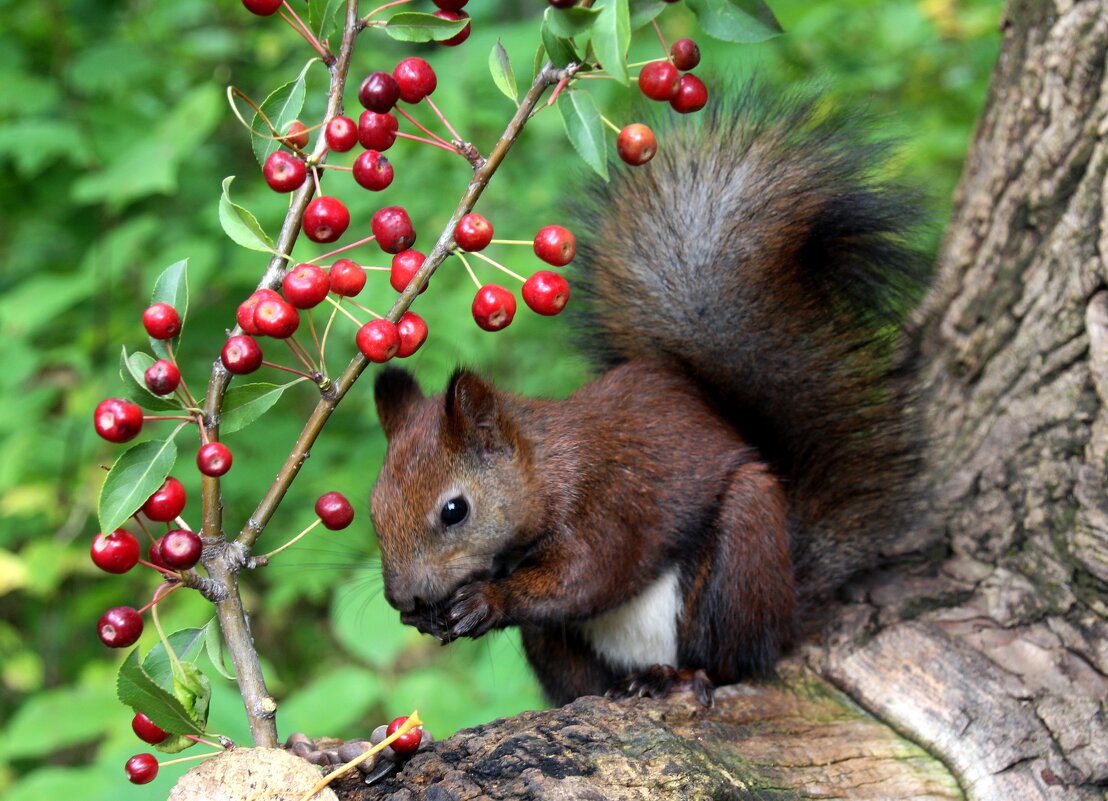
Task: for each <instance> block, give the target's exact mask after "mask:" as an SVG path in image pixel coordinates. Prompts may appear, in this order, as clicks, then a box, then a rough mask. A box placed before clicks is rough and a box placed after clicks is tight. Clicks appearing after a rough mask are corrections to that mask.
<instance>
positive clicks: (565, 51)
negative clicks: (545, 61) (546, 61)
mask: <svg viewBox="0 0 1108 801" xmlns="http://www.w3.org/2000/svg"><path fill="white" fill-rule="evenodd" d="M553 11H554V9H553V8H548V9H546V15H545V16H544V17H543V23H542V28H541V29H540V31H539V35H540V36H541V37H542V46H543V47H544V48H546V54H547V55H548V56H549V57H550V61H551V62H552V63H553V64H554V66H555V67H564V66H566V65H567V64H572V63H574V62H578V61H580V60H581V56H580V55H578V53H577V49H576V48H575V47H574V45H573V42H572V41H570V40H569V39H566V38H564V37H562V36H558V35H557V34H556V33H554V32H553V31H552V30H550V26H549V25H547V19H548V18H549V17H550V14H551V13H552V12H553Z"/></svg>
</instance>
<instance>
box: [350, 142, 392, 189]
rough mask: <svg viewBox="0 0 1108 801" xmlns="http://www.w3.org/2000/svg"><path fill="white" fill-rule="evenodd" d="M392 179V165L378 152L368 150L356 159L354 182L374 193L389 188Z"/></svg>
mask: <svg viewBox="0 0 1108 801" xmlns="http://www.w3.org/2000/svg"><path fill="white" fill-rule="evenodd" d="M392 177H393V169H392V164H390V163H389V160H388V159H387V158H385V157H384V156H382V155H381V154H380V153H379V152H377V151H376V150H367V151H366V152H365V153H362V154H361V155H360V156H358V158H356V159H354V180H355V181H357V182H358V184H359V185H361V186H364V187H365V188H366V189H368V190H370V191H372V192H380V191H381V190H382V189H384V188H385V187H387V186H388V185H389V184H391V183H392Z"/></svg>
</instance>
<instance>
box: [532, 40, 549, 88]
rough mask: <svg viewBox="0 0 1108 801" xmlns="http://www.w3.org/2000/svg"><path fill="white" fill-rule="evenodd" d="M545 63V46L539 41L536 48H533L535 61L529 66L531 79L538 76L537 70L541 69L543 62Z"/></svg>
mask: <svg viewBox="0 0 1108 801" xmlns="http://www.w3.org/2000/svg"><path fill="white" fill-rule="evenodd" d="M545 63H546V48H545V47H544V46H543V44H542V43H541V42H540V43H539V46H538V49H537V50H535V63H534V64H533V65H532V66H531V80H534V79H535V78H537V77H539V70H541V69H542V67H543V64H545Z"/></svg>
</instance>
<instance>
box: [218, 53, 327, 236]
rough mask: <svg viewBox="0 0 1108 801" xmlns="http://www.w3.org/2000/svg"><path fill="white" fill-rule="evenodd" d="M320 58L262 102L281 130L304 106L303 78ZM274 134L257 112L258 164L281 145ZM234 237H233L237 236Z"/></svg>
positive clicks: (253, 136)
mask: <svg viewBox="0 0 1108 801" xmlns="http://www.w3.org/2000/svg"><path fill="white" fill-rule="evenodd" d="M318 60H319V59H316V58H313V59H310V60H309V61H308V63H307V64H305V65H304V68H303V69H302V70H300V74H299V75H297V76H296V80H293V81H289V82H288V83H286V84H282V85H281V86H278V87H277V88H276V89H274V90H273V91H272V92H270V93H269V97H267V98H266V99H265V100H263V101H262V105H261V110H262V113H263V114H265V116H266V119H268V120H269V121H270V123H272V125H273V127H274V128H276V129H277V132H278V133H284V132H285V129H286V128H288V126H289V123H291V122H292V121H293V120H295V119H296V118H297V117H299V116H300V112H301V110H302V109H303V108H304V94H305V89H304V81H305V79H306V78H307V75H308V68H309V67H311V66H312V64H315V63H316V62H317V61H318ZM273 135H274V134H273V131H271V130H270V129H269V126H268V125H266V124H265V120H263V119H262V115H261V114H258V113H257V112H255V113H254V119H253V120H251V121H250V144H251V146H252V147H253V148H254V158H256V159H257V160H258V164H261V165H263V166H264V165H265V160H266V159H267V158H269V154H270V153H272V152H273V151H274V150H277V148H279V147H280V146H281V143H280V142H278V141H277V140H276V139H273V138H272V137H273ZM231 238H232V239H234V237H231ZM236 241H237V240H236Z"/></svg>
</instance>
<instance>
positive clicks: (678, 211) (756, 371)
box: [574, 82, 928, 602]
mask: <svg viewBox="0 0 1108 801" xmlns="http://www.w3.org/2000/svg"><path fill="white" fill-rule="evenodd" d="M770 92H771V90H770V89H769V88H768V87H766V86H764V85H759V84H757V83H754V82H751V83H748V84H747V85H746V86H745V87H744V88H743V90H742V92H741V95H740V96H739V98H738V99H735V100H728V99H724V100H722V101H718V102H715V103H713V104H711V105H710V106H709V107H708V108H707V109H706V110H705V113H704V114H702V115H695V116H686V117H683V118H680V119H678V120H676V121H673V122H672V124H671V125H669V127H668V130H666V131H665V132H664V134H663V136H662V137H659V138H660V140H661V146H660V148H659V150H658V153H657V155H656V156H655V158H654V159H653V161H652V162H651V163H650V164H649V165H648V166H647V167H644V168H622V169H619V170H617V171H616V172H615V175H614V176H613V178H612V180H611V181H610V182H609V183H600V182H595V183H594V184H593V185H592V186H591V189H590V191H589V193H588V194H587V202H586V203H585V204H584V206H583V207H581V208H579V209H578V213H577V217H578V219H579V223H578V225H577V227H576V229H577V230H579V231H580V232H581V235H580V236H579V250H578V254H579V255H578V258H577V261H576V262H575V265H576V272H577V275H576V280H575V282H574V288H575V291H577V292H578V297H577V298H576V299H575V300H577V303H576V304H575V307H574V308H575V309H576V310H578V313H579V314H583V315H584V316H585V317H586V318H587V319H586V320H585V321H584V323H583V325H582V326H581V329H582V330H583V331H584V332H585V337H584V338H583V340H584V341H586V342H587V343H588V345H587V346H586V347H587V348H588V349H590V350H591V351H592V352H593V353H594V354H595V355H596V357H597V359H598V360H599V361H600V362H601V363H602V364H604V365H605V366H612V365H615V364H619V363H621V362H624V361H627V360H630V359H634V358H637V357H651V358H659V357H662V358H666V359H669V360H672V362H673V363H674V364H675V365H678V366H679V367H680V368H681V369H683V370H685V371H687V372H688V373H689V374H690V375H691V376H692V377H693V378H694V380H695V381H697V382H699V383H701V384H702V385H703V386H705V387H707V388H708V390H709V392H710V394H711V395H712V396H713V397H714V398H715V399H716V401H717V403H718V405H719V407H720V409H721V411H722V412H723V414H724V415H725V416H726V417H727V418H728V419H729V420H731V422H732V423H733V424H734V425H735V426H736V428H737V429H738V430H739V432H740V433H741V434H742V436H743V437H744V439H746V440H747V441H749V442H751V443H753V444H754V445H755V446H756V447H757V448H758V449H759V451H760V453H761V454H762V456H763V458H764V459H766V460H767V461H768V463H769V464H770V465H771V466H772V468H773V469H774V471H775V472H776V473H777V474H778V475H779V476H780V477H781V478H782V481H783V485H784V488H785V491H786V493H787V495H788V500H789V507H790V539H791V546H792V551H793V563H794V569H795V572H796V579H797V587H798V590H799V595H800V599H801V601H808V602H811V601H813V600H815V599H818V598H819V597H821V596H823V595H826V594H827V592H829V591H830V590H832V589H834V588H835V587H836V586H838V585H839V584H841V583H842V582H843V581H844V580H845V579H846V578H847V577H848V576H849V575H850V574H851V573H853V572H856V571H857V570H860V569H863V568H866V567H869V566H871V565H872V564H873V563H874V562H875V560H876V558H877V556H878V555H879V552H880V549H881V546H882V545H883V544H888V543H889V542H890V541H891V540H892V539H893V538H895V537H896V536H897V535H898V534H899V533H900V531H901V530H902V527H903V524H904V520H905V518H906V516H907V515H908V514H911V513H912V512H913V511H914V505H913V503H912V498H911V494H910V490H909V487H910V486H911V485H912V483H913V482H912V474H913V472H914V471H915V469H916V464H917V454H918V451H919V449H918V447H917V435H916V433H915V425H914V423H913V420H912V415H911V403H910V401H911V398H910V383H909V381H910V374H911V372H912V370H911V364H910V357H908V356H907V355H906V350H907V349H906V348H904V347H902V346H903V342H902V341H901V340H902V338H903V335H902V324H903V320H904V318H905V316H906V314H907V312H908V311H910V310H911V308H912V307H913V306H914V305H915V303H916V302H917V301H918V300H919V298H920V296H921V295H922V292H923V289H924V288H925V286H926V283H927V277H928V265H927V261H926V259H925V258H924V257H923V256H922V254H921V253H920V252H919V251H918V250H917V249H916V248H915V246H914V237H915V233H916V229H917V228H918V226H919V224H920V217H919V203H918V198H917V197H916V195H915V194H914V193H913V192H911V191H909V190H907V189H905V188H904V187H902V186H900V185H898V184H897V183H896V182H895V181H894V180H892V179H890V178H889V177H888V172H887V171H888V157H889V149H890V148H889V144H888V142H881V141H875V140H874V138H873V136H872V132H871V131H869V130H868V129H867V128H868V125H867V121H866V120H865V118H858V117H848V116H847V115H846V114H844V113H838V114H836V113H835V112H832V111H829V110H828V109H827V108H825V107H824V106H823V105H821V104H819V103H818V102H816V101H815V100H805V99H799V98H796V97H784V98H782V97H772V96H771V94H770ZM581 295H585V297H584V298H582V297H581ZM582 301H584V302H582ZM582 310H583V311H582Z"/></svg>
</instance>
